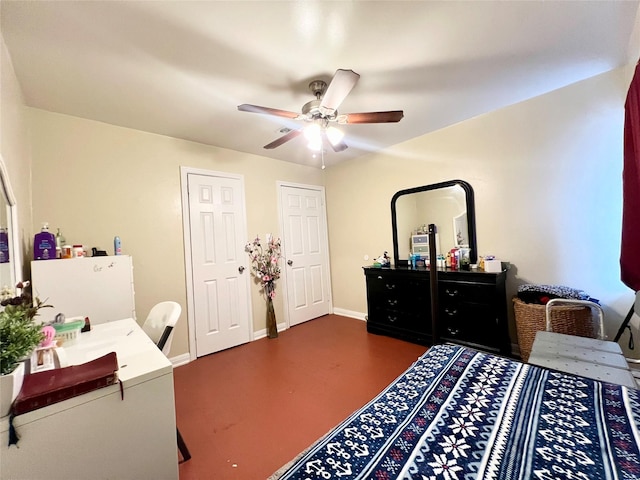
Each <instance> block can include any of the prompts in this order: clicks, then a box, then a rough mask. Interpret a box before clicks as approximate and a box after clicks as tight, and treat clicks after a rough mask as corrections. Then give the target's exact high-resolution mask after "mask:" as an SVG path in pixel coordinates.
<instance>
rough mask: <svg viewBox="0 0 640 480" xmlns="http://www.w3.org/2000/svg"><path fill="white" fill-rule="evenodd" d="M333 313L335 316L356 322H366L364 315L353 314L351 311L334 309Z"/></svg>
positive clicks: (359, 313)
mask: <svg viewBox="0 0 640 480" xmlns="http://www.w3.org/2000/svg"><path fill="white" fill-rule="evenodd" d="M333 313H334V314H335V315H342V316H343V317H349V318H355V319H356V320H362V321H365V320H366V316H367V314H366V313H362V312H355V311H353V310H346V309H344V308H334V309H333Z"/></svg>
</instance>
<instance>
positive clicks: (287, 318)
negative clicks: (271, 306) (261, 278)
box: [276, 181, 333, 328]
mask: <svg viewBox="0 0 640 480" xmlns="http://www.w3.org/2000/svg"><path fill="white" fill-rule="evenodd" d="M276 186H277V189H278V223H279V227H280V238H281V239H282V241H283V242H284V220H285V219H284V215H283V212H282V209H283V205H282V195H281V194H282V187H294V188H304V189H307V190H315V191H317V192H320V195H321V196H322V215H323V216H324V229H325V231H324V240H325V242H324V243H325V244H324V247H325V251H326V252H327V256H326V259H325V262H324V265H323V268H325V269H326V270H325V271H326V272H327V280H326V282H327V285H326V287H327V294H328V295H329V313H333V295H332V294H331V269H330V263H331V262H330V261H329V227H328V224H327V200H326V195H325V190H324V187H323V186H320V185H305V184H303V183H292V182H283V181H277V182H276ZM285 247H286V246H285ZM283 260H284V265H283V266H282V271H283V272H284V275H282V280H283V283H284V285H283V288H282V291H283V294H282V295H283V297H282V299H283V303H284V305H283V306H284V318H285V322H286V325H287V328H290V327H291V323H290V313H289V294H288V293H287V292H288V291H289V289H288V288H287V275H288V273H289V269H288V268H287V264H286V263H287V259H286V258H284V259H283Z"/></svg>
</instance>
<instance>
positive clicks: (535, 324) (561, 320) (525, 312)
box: [513, 297, 598, 362]
mask: <svg viewBox="0 0 640 480" xmlns="http://www.w3.org/2000/svg"><path fill="white" fill-rule="evenodd" d="M513 309H514V312H515V317H516V329H517V331H518V345H519V347H520V356H521V357H522V361H523V362H526V361H527V360H529V355H530V354H531V347H532V346H533V340H534V339H535V337H536V332H538V331H540V330H546V329H547V321H546V318H545V315H546V311H545V310H546V307H545V305H537V304H533V303H525V302H523V301H522V300H520V299H519V298H518V297H514V298H513ZM551 330H552V331H554V332H556V333H565V334H567V335H576V336H578V337H588V338H597V336H598V322H597V321H596V319H594V318H593V315H592V312H591V309H590V308H589V307H578V306H573V305H567V306H564V305H563V306H557V307H552V309H551Z"/></svg>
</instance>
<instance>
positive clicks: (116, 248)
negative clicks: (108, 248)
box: [113, 237, 122, 255]
mask: <svg viewBox="0 0 640 480" xmlns="http://www.w3.org/2000/svg"><path fill="white" fill-rule="evenodd" d="M113 254H114V255H122V244H121V243H120V237H114V238H113Z"/></svg>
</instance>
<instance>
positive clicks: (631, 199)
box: [620, 62, 640, 292]
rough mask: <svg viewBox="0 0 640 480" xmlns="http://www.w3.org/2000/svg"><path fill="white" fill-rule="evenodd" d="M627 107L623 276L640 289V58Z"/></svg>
mask: <svg viewBox="0 0 640 480" xmlns="http://www.w3.org/2000/svg"><path fill="white" fill-rule="evenodd" d="M624 108H625V116H624V168H623V171H622V248H621V250H620V278H621V279H622V281H623V282H624V283H625V285H627V286H628V287H629V288H631V289H633V290H634V291H636V292H637V291H638V290H640V62H639V63H638V64H637V65H636V71H635V74H634V75H633V80H631V85H630V87H629V93H627V101H626V103H625V107H624Z"/></svg>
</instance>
